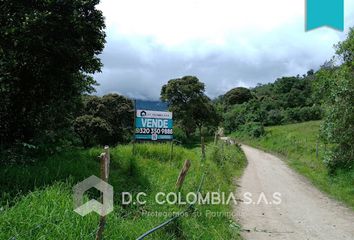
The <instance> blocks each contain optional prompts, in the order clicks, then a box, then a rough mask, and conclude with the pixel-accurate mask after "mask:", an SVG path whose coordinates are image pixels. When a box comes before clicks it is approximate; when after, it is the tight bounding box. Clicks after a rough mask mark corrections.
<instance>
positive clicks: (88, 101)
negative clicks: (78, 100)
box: [75, 94, 134, 145]
mask: <svg viewBox="0 0 354 240" xmlns="http://www.w3.org/2000/svg"><path fill="white" fill-rule="evenodd" d="M83 102H84V107H83V112H82V116H80V117H78V118H76V120H75V126H76V129H79V130H80V131H77V130H76V131H75V132H76V133H77V134H78V135H79V137H80V139H81V140H82V142H83V144H84V145H85V139H84V138H83V137H82V136H86V135H88V134H90V133H93V132H96V129H97V126H98V125H97V122H98V120H97V119H100V122H104V124H102V123H101V124H100V125H99V126H103V127H104V128H105V129H107V126H108V128H109V134H108V135H107V137H106V138H99V141H96V143H97V144H101V145H104V144H116V143H118V142H127V141H129V140H131V136H132V134H133V132H132V130H133V120H134V110H133V102H132V101H131V100H130V99H128V98H126V97H124V96H121V95H118V94H107V95H104V96H103V97H98V96H85V97H84V99H83ZM93 120H95V124H93V123H92V122H93ZM82 122H84V123H85V124H84V127H82V128H78V123H82ZM106 125H107V126H106ZM91 128H92V129H91ZM106 132H107V131H106ZM96 139H97V138H96ZM101 140H104V141H105V142H102V141H101ZM92 142H95V141H92ZM86 145H87V144H86Z"/></svg>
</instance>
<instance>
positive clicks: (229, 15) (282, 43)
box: [95, 0, 354, 99]
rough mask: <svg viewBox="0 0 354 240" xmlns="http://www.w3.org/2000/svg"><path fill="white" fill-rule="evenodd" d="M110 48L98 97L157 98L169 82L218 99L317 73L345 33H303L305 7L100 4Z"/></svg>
mask: <svg viewBox="0 0 354 240" xmlns="http://www.w3.org/2000/svg"><path fill="white" fill-rule="evenodd" d="M98 8H99V9H100V10H102V11H103V14H104V16H105V18H106V26H107V28H106V34H107V38H106V40H107V43H106V47H105V49H104V51H103V54H102V55H101V56H100V57H101V59H102V62H103V64H104V67H103V69H102V73H99V74H95V78H96V80H97V81H98V82H99V84H100V86H98V87H97V94H99V95H102V94H106V93H111V92H116V93H120V94H123V95H126V96H129V97H132V98H139V99H158V98H159V94H160V89H161V86H162V85H163V84H165V83H166V82H167V81H168V80H169V79H173V78H178V77H182V76H185V75H194V76H197V77H198V78H199V79H200V80H201V81H202V82H204V83H205V84H206V93H207V95H208V96H210V97H216V96H218V95H220V94H223V93H225V92H226V91H227V90H229V89H231V88H233V87H238V86H244V87H253V86H255V85H256V84H257V83H267V82H273V81H274V80H275V79H276V78H278V77H281V76H287V75H297V74H304V73H306V72H307V70H309V69H318V67H319V66H320V65H321V64H322V63H323V62H324V61H325V60H328V59H330V58H331V56H333V54H334V50H333V44H335V43H337V42H339V41H341V40H343V39H345V36H346V32H347V29H348V28H349V27H350V26H354V0H345V29H346V31H345V32H339V31H336V30H333V29H331V28H320V29H317V30H313V31H310V32H305V20H304V19H305V0H267V1H263V0H247V1H245V0H178V1H177V0H149V1H146V0H129V1H127V0H124V1H123V0H101V3H100V5H99V6H98Z"/></svg>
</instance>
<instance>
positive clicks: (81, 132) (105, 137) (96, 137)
mask: <svg viewBox="0 0 354 240" xmlns="http://www.w3.org/2000/svg"><path fill="white" fill-rule="evenodd" d="M74 129H75V132H76V133H77V135H78V136H79V137H80V139H81V141H82V144H83V145H84V147H85V148H87V147H91V146H94V145H95V144H101V145H105V144H107V142H108V141H109V138H110V136H111V135H112V133H113V130H112V128H111V126H110V124H109V123H107V122H106V121H105V120H103V119H102V118H99V117H93V116H91V115H83V116H80V117H78V118H76V119H75V122H74Z"/></svg>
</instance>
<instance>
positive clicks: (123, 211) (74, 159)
mask: <svg viewBox="0 0 354 240" xmlns="http://www.w3.org/2000/svg"><path fill="white" fill-rule="evenodd" d="M219 147H221V146H213V145H208V146H207V159H206V161H205V162H201V156H200V155H201V154H200V148H198V147H195V148H184V147H182V146H174V151H173V157H172V159H170V144H136V146H135V155H133V154H132V152H133V149H132V146H131V145H127V146H118V147H115V148H112V149H111V167H110V179H109V182H110V184H111V185H112V186H113V187H114V197H115V199H114V204H115V205H114V207H115V209H114V211H113V213H111V214H109V215H108V217H107V225H106V229H105V232H104V235H105V239H124V240H126V239H136V238H137V237H138V236H139V235H140V234H142V233H144V232H145V231H147V230H149V229H150V228H152V227H154V226H156V225H158V224H159V223H161V222H162V221H164V220H166V219H167V218H168V216H170V215H171V214H172V213H173V212H178V211H180V210H182V209H184V207H185V206H184V205H177V204H176V205H167V204H164V205H159V204H157V203H156V202H155V194H156V193H158V192H161V191H162V192H170V191H172V192H173V191H176V188H175V182H176V179H177V176H178V174H179V171H180V169H181V167H182V165H183V162H184V160H186V159H189V160H191V162H192V164H191V168H190V170H189V172H188V175H187V176H186V179H185V183H184V185H183V188H182V189H181V193H182V196H183V197H184V196H185V195H186V193H188V192H191V191H195V190H196V188H197V186H198V184H199V182H200V179H201V175H202V174H203V172H205V171H207V175H206V176H207V177H206V179H205V183H204V185H203V188H202V192H205V191H234V186H233V185H232V178H233V177H234V176H236V175H240V173H241V171H242V168H243V166H244V164H245V158H244V156H243V154H242V152H241V151H240V150H239V149H238V148H237V147H235V146H224V154H225V157H223V158H222V162H223V163H222V164H220V163H219V160H216V158H215V156H214V155H212V153H213V152H215V151H218V150H217V149H218V148H219ZM100 152H101V149H99V148H92V149H90V150H70V151H69V152H64V153H60V154H57V155H55V156H52V157H48V158H47V159H43V160H42V161H40V162H37V163H35V164H34V165H31V166H29V165H22V166H8V167H6V168H3V169H1V170H0V187H1V206H2V207H1V208H0V229H1V231H0V239H93V238H94V235H95V231H96V229H97V226H98V216H97V215H96V214H95V213H91V214H89V215H87V216H85V217H81V216H80V215H78V214H76V213H75V212H74V211H73V206H72V186H73V185H74V184H76V183H77V182H79V181H82V180H83V179H85V178H86V177H89V176H90V175H97V176H99V175H98V174H99V162H98V158H97V156H98V155H99V153H100ZM141 191H143V192H145V193H147V196H146V198H145V200H146V204H144V205H138V204H135V205H134V204H130V205H122V199H121V193H122V192H131V193H132V194H133V195H135V194H137V193H138V192H141ZM88 196H90V198H91V197H92V196H95V192H93V191H89V192H88V194H87V197H88ZM210 212H223V213H225V215H218V216H215V215H214V216H212V215H210V214H208V213H210ZM228 212H230V206H227V205H198V206H196V209H195V211H194V212H190V213H189V214H188V216H184V217H182V218H180V219H179V220H178V221H176V222H175V223H173V224H171V225H169V226H168V227H166V228H164V229H161V230H160V231H158V232H156V233H154V234H153V235H152V236H151V239H239V233H238V232H239V228H238V225H237V224H236V223H234V222H233V220H232V218H231V217H230V216H227V215H226V213H228ZM149 214H150V215H149Z"/></svg>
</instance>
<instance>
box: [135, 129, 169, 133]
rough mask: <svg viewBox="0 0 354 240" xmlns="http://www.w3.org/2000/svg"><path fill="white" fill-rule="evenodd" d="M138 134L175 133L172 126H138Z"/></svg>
mask: <svg viewBox="0 0 354 240" xmlns="http://www.w3.org/2000/svg"><path fill="white" fill-rule="evenodd" d="M135 133H136V134H173V131H172V128H136V129H135Z"/></svg>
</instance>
